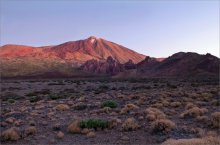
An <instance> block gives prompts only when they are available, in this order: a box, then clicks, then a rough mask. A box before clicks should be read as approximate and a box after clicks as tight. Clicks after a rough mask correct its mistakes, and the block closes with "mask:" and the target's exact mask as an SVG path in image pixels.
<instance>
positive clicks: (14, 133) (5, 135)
mask: <svg viewBox="0 0 220 145" xmlns="http://www.w3.org/2000/svg"><path fill="white" fill-rule="evenodd" d="M19 138H20V132H19V130H18V129H17V128H15V127H12V128H9V129H7V130H5V131H3V132H2V134H1V140H2V141H6V140H11V141H15V140H18V139H19Z"/></svg>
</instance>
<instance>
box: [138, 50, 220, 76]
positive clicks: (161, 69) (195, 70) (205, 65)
mask: <svg viewBox="0 0 220 145" xmlns="http://www.w3.org/2000/svg"><path fill="white" fill-rule="evenodd" d="M219 63H220V60H219V58H217V57H215V56H213V55H211V54H206V55H200V54H197V53H192V52H187V53H184V52H179V53H176V54H173V55H172V56H170V57H168V58H166V59H164V60H163V61H158V60H157V59H154V58H150V57H146V58H145V60H143V61H142V62H140V63H138V64H137V75H141V76H180V77H181V76H198V75H201V76H202V75H204V76H205V75H219Z"/></svg>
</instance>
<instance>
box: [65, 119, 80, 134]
mask: <svg viewBox="0 0 220 145" xmlns="http://www.w3.org/2000/svg"><path fill="white" fill-rule="evenodd" d="M67 131H68V132H70V133H80V132H81V128H80V121H79V120H74V121H72V122H71V123H70V124H69V125H68V127H67Z"/></svg>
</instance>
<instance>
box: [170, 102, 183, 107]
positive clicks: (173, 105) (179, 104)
mask: <svg viewBox="0 0 220 145" xmlns="http://www.w3.org/2000/svg"><path fill="white" fill-rule="evenodd" d="M170 106H171V107H174V108H177V107H180V106H181V103H180V102H172V103H170Z"/></svg>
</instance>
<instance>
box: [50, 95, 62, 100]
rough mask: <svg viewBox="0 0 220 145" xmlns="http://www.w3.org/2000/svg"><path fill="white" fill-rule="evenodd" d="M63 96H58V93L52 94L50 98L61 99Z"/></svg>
mask: <svg viewBox="0 0 220 145" xmlns="http://www.w3.org/2000/svg"><path fill="white" fill-rule="evenodd" d="M60 98H61V97H60V96H58V95H50V99H51V100H57V99H60Z"/></svg>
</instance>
